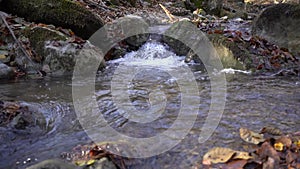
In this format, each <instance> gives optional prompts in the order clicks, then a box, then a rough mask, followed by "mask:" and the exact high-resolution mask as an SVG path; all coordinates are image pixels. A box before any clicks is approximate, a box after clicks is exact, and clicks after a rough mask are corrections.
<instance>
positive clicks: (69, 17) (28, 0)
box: [0, 0, 104, 39]
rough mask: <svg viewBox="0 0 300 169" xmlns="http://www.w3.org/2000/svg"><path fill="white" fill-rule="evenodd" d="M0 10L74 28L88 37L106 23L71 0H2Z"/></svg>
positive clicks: (73, 29)
mask: <svg viewBox="0 0 300 169" xmlns="http://www.w3.org/2000/svg"><path fill="white" fill-rule="evenodd" d="M0 3H1V4H0V10H2V11H5V12H7V13H12V14H14V15H18V16H20V17H24V18H25V19H26V20H29V21H33V22H37V23H46V24H53V25H56V26H61V27H63V28H68V29H72V31H74V32H75V34H77V35H79V36H80V37H82V38H84V39H88V38H89V37H90V36H91V35H92V34H93V33H94V32H96V31H97V30H98V29H99V28H101V27H102V26H103V25H104V22H103V21H102V19H100V17H98V16H96V15H94V14H93V13H92V12H91V11H89V10H87V9H86V8H84V7H83V6H81V5H78V4H77V3H75V2H72V1H69V0H2V2H1V1H0Z"/></svg>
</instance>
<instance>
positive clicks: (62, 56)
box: [43, 41, 105, 76]
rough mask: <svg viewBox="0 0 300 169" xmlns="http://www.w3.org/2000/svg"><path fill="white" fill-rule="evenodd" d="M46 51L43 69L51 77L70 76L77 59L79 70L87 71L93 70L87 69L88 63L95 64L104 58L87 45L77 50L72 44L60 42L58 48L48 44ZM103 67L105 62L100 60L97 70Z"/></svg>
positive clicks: (91, 46)
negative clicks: (45, 69)
mask: <svg viewBox="0 0 300 169" xmlns="http://www.w3.org/2000/svg"><path fill="white" fill-rule="evenodd" d="M46 50H47V52H46V53H47V55H46V57H45V61H44V62H43V67H47V71H48V72H51V75H52V76H61V75H72V73H73V71H74V68H75V66H76V59H77V58H80V63H79V64H80V68H81V69H82V70H86V71H87V70H92V69H93V68H91V69H87V67H88V66H90V64H89V63H92V62H97V58H101V57H102V58H103V57H104V56H103V54H102V53H101V51H99V50H98V49H97V48H96V47H95V46H93V45H91V44H89V43H86V44H85V45H84V46H83V47H82V49H78V45H77V44H74V43H68V42H63V41H61V42H60V46H55V45H53V44H52V43H51V42H49V44H47V45H46ZM104 66H105V62H104V60H103V59H102V62H101V64H100V66H99V69H100V68H103V67H104ZM86 73H91V72H86Z"/></svg>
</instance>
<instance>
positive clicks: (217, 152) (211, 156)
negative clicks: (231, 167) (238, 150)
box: [202, 147, 235, 165]
mask: <svg viewBox="0 0 300 169" xmlns="http://www.w3.org/2000/svg"><path fill="white" fill-rule="evenodd" d="M234 155H235V151H234V150H232V149H230V148H223V147H215V148H212V149H210V150H209V151H208V152H207V153H206V154H205V155H204V156H203V161H202V164H204V165H211V164H212V163H226V162H227V161H228V160H230V159H231V158H232V156H234Z"/></svg>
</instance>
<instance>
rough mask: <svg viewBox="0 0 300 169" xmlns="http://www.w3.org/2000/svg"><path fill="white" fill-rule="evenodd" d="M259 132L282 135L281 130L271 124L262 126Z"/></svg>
mask: <svg viewBox="0 0 300 169" xmlns="http://www.w3.org/2000/svg"><path fill="white" fill-rule="evenodd" d="M260 133H261V134H263V133H268V134H272V135H278V136H280V135H282V131H281V130H280V129H278V128H275V127H271V126H266V127H264V128H262V129H261V131H260Z"/></svg>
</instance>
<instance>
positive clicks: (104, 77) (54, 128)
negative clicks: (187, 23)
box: [0, 42, 300, 168]
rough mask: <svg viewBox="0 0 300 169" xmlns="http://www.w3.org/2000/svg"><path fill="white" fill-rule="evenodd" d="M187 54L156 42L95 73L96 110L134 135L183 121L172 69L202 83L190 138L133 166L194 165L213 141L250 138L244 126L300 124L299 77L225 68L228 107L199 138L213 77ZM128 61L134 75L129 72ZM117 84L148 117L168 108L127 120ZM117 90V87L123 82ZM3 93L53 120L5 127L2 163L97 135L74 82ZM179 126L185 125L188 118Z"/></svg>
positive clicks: (27, 83) (13, 163)
mask: <svg viewBox="0 0 300 169" xmlns="http://www.w3.org/2000/svg"><path fill="white" fill-rule="evenodd" d="M183 60H184V57H180V56H176V55H175V54H174V53H172V52H170V51H169V50H168V47H166V46H164V45H162V44H158V43H155V42H151V43H148V44H146V45H144V46H143V47H142V48H141V49H140V50H139V51H136V52H132V53H128V54H127V55H126V56H125V57H124V58H122V59H119V60H115V61H112V62H110V63H108V67H107V68H106V69H105V70H104V71H103V72H99V74H98V76H97V77H96V86H95V88H96V92H95V94H94V95H95V98H96V100H97V103H98V107H99V111H98V113H100V114H102V115H103V116H104V118H105V120H106V121H107V123H108V124H109V125H110V126H111V127H112V128H114V129H115V130H116V131H118V132H120V133H123V134H125V135H128V136H131V137H136V138H144V137H151V136H155V135H158V134H161V133H162V132H164V131H166V130H168V129H169V128H170V127H171V126H172V124H174V122H175V120H176V119H177V117H178V114H179V109H180V106H181V103H182V100H181V98H182V94H181V92H180V91H181V88H180V83H179V82H178V81H177V80H178V78H175V76H173V75H172V73H169V72H176V73H178V74H177V75H176V76H180V77H187V79H190V80H191V82H192V81H193V79H195V80H196V82H197V85H198V91H199V95H197V97H194V96H193V97H189V96H187V98H189V99H190V100H194V99H196V100H198V101H199V103H200V104H199V105H198V106H196V107H195V106H191V107H189V108H190V110H197V109H199V111H198V113H197V117H196V119H190V118H193V116H189V114H187V115H186V120H195V123H194V125H193V127H192V129H191V130H190V131H189V132H188V134H187V136H186V137H185V138H184V139H183V140H181V141H180V143H179V144H177V145H176V146H175V147H174V148H172V149H171V150H169V151H167V152H164V153H162V154H160V155H157V156H154V157H149V158H144V159H134V160H130V161H126V164H127V166H128V168H192V167H193V166H198V165H199V164H200V163H201V160H202V159H201V157H202V156H203V154H204V153H205V152H206V151H207V150H208V149H210V148H212V147H214V146H224V147H229V148H233V149H238V150H243V149H244V145H246V144H245V143H243V141H242V140H241V139H240V138H239V134H238V130H239V128H240V127H247V128H250V129H252V130H255V131H258V130H260V129H261V128H262V127H264V126H265V125H271V126H272V125H273V126H277V127H279V128H280V129H282V130H283V131H285V132H293V131H297V130H299V128H300V123H299V121H300V109H299V107H300V90H299V89H300V79H299V78H298V77H268V76H254V75H251V74H249V72H240V71H238V70H236V71H235V70H224V72H226V73H227V74H226V78H227V93H226V106H225V110H224V112H223V116H222V119H221V121H220V123H219V125H218V127H217V129H216V130H215V132H214V133H213V135H212V137H210V138H209V139H208V141H206V142H205V143H201V144H200V143H199V142H198V138H199V135H200V132H201V128H202V126H203V124H204V122H205V119H206V118H207V115H208V111H209V108H210V105H211V102H212V100H211V84H210V77H209V76H208V75H207V74H206V73H205V71H203V68H202V67H200V66H199V65H195V64H192V65H186V64H185V63H184V62H183ZM128 67H130V71H133V72H134V74H132V72H130V71H128ZM187 69H189V70H191V72H192V73H193V77H192V78H189V75H190V74H188V73H187V72H186V70H187ZM180 71H181V72H180ZM114 77H118V78H114ZM112 82H115V83H114V84H126V85H125V86H126V87H127V90H126V91H121V90H115V92H116V93H115V94H124V93H122V92H126V93H127V95H128V98H127V99H126V100H121V102H123V103H129V104H130V105H129V106H133V107H134V108H135V109H136V110H137V111H139V112H142V113H143V112H144V113H145V114H144V117H145V118H146V117H147V114H146V113H147V112H149V110H150V109H151V108H155V106H157V105H158V107H160V106H165V108H164V110H163V111H161V110H157V112H162V113H161V114H157V116H154V117H153V114H150V115H149V119H151V118H154V119H155V120H154V121H151V122H147V123H137V122H134V121H130V120H128V119H127V118H126V117H127V116H123V115H124V112H122V111H121V110H120V109H118V107H117V106H116V104H115V103H114V100H113V98H112V95H113V94H112ZM187 82H188V81H187ZM185 85H189V83H186V84H185ZM115 88H117V89H118V86H115ZM0 91H1V92H0V100H20V101H24V102H27V103H30V104H34V105H35V106H36V107H38V109H39V111H41V112H42V113H43V114H44V116H45V117H46V119H47V121H48V124H49V128H48V130H46V131H44V132H34V130H33V131H32V132H29V133H26V131H24V132H19V133H16V132H15V131H11V130H7V129H6V128H3V127H2V128H0V131H1V133H0V135H1V137H0V150H1V151H0V159H1V160H0V168H24V167H26V166H28V165H31V164H34V163H37V162H39V161H42V160H44V159H49V158H60V155H61V153H62V152H70V151H71V150H72V148H74V147H75V146H76V145H78V144H88V143H90V142H91V141H92V140H91V139H90V138H89V137H88V135H87V134H86V133H85V132H84V130H83V129H82V127H81V124H80V121H79V120H78V119H77V117H76V113H75V111H74V106H73V103H72V82H71V80H68V79H66V78H58V79H54V78H49V79H43V80H20V81H1V82H0ZM160 91H163V93H164V94H163V95H159V94H161V93H162V92H160ZM118 92H120V93H118ZM122 99H124V98H122ZM162 103H165V104H162ZM179 126H180V125H179ZM181 126H182V128H185V124H184V123H183V124H182V125H181ZM178 130H180V127H179V128H178ZM106 134H107V133H106ZM153 146H155V145H153ZM120 148H122V147H120ZM28 158H30V159H31V161H30V162H29V161H27V160H28ZM24 161H25V163H24ZM19 163H20V164H19Z"/></svg>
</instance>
